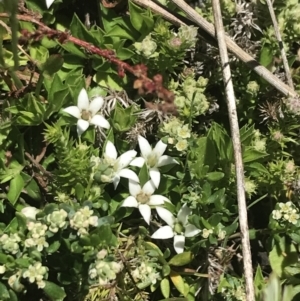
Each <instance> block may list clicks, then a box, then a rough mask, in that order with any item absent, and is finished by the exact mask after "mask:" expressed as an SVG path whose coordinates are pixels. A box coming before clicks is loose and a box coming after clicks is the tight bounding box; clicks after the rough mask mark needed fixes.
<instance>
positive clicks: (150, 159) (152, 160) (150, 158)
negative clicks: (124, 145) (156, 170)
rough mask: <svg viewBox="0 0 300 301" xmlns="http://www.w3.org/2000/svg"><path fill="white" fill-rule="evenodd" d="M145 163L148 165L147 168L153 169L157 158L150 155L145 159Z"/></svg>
mask: <svg viewBox="0 0 300 301" xmlns="http://www.w3.org/2000/svg"><path fill="white" fill-rule="evenodd" d="M147 163H148V166H149V167H150V168H151V167H154V166H155V165H156V164H157V157H156V155H155V154H153V153H152V154H151V155H149V156H148V158H147Z"/></svg>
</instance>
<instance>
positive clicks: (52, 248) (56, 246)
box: [47, 240, 60, 254]
mask: <svg viewBox="0 0 300 301" xmlns="http://www.w3.org/2000/svg"><path fill="white" fill-rule="evenodd" d="M59 247H60V242H59V241H58V240H57V241H55V242H53V243H52V244H51V245H50V246H49V247H48V248H47V252H48V254H51V253H55V252H56V251H57V250H58V249H59Z"/></svg>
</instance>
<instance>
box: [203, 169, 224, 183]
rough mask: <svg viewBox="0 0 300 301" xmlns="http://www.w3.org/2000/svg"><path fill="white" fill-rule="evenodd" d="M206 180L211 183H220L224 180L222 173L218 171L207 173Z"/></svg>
mask: <svg viewBox="0 0 300 301" xmlns="http://www.w3.org/2000/svg"><path fill="white" fill-rule="evenodd" d="M206 178H207V180H209V181H212V182H216V181H220V180H221V179H223V178H224V173H223V172H219V171H214V172H209V173H208V174H206Z"/></svg>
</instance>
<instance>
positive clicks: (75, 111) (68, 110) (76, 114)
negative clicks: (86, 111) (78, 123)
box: [63, 106, 81, 119]
mask: <svg viewBox="0 0 300 301" xmlns="http://www.w3.org/2000/svg"><path fill="white" fill-rule="evenodd" d="M63 112H66V113H68V114H70V115H72V116H74V117H75V118H77V119H80V118H81V112H80V110H79V109H78V107H76V106H70V107H67V108H65V109H63Z"/></svg>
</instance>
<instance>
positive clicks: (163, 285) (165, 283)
mask: <svg viewBox="0 0 300 301" xmlns="http://www.w3.org/2000/svg"><path fill="white" fill-rule="evenodd" d="M160 290H161V293H162V295H163V296H164V297H165V298H169V297H170V282H169V279H167V278H164V279H163V280H162V281H161V282H160Z"/></svg>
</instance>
